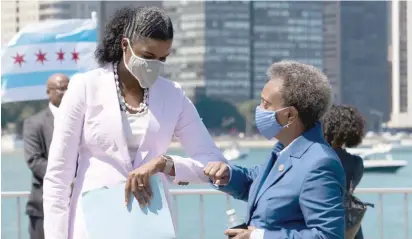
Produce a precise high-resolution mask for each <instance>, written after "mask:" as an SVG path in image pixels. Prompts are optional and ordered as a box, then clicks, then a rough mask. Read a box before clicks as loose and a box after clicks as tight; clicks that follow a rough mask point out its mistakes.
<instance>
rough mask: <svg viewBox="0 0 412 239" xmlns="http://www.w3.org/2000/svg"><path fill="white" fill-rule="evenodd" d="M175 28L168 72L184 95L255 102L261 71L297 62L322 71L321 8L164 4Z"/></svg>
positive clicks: (295, 4) (233, 3)
mask: <svg viewBox="0 0 412 239" xmlns="http://www.w3.org/2000/svg"><path fill="white" fill-rule="evenodd" d="M163 6H164V8H165V10H166V11H167V13H168V14H169V15H170V16H171V17H172V20H173V23H174V26H175V33H176V34H175V40H174V51H173V54H172V55H171V56H170V58H169V59H168V61H167V62H168V67H167V73H168V76H169V77H170V78H171V79H172V80H176V81H179V82H181V83H182V85H183V86H184V87H185V89H186V92H188V94H189V95H191V94H193V92H194V90H191V89H194V88H195V87H205V92H206V95H208V96H211V97H221V98H225V99H229V100H232V101H235V102H237V101H239V100H246V99H250V98H255V99H260V91H261V89H262V88H263V85H264V84H265V82H266V80H267V79H266V75H265V73H266V69H267V68H268V67H269V65H270V64H271V63H273V62H274V61H279V60H283V59H289V60H298V61H300V62H305V63H309V64H313V65H315V66H317V67H319V68H322V65H323V64H322V61H323V57H322V47H323V46H322V10H323V8H322V6H323V5H322V3H321V2H270V1H259V2H250V1H204V2H198V1H196V2H195V1H165V2H163Z"/></svg>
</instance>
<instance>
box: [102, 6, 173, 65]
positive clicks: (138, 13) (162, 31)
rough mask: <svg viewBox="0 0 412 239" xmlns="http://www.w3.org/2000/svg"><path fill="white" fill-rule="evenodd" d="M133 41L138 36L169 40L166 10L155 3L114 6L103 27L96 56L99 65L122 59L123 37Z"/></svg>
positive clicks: (169, 21)
mask: <svg viewBox="0 0 412 239" xmlns="http://www.w3.org/2000/svg"><path fill="white" fill-rule="evenodd" d="M123 37H126V38H129V40H130V41H131V42H130V43H134V42H135V41H136V40H137V39H139V38H150V39H155V40H164V41H167V40H172V39H173V24H172V21H171V20H170V18H169V17H168V16H167V15H166V13H165V12H164V11H163V10H162V9H160V8H157V7H125V8H122V9H120V10H117V11H116V13H115V14H114V16H113V17H112V18H111V20H110V21H109V22H108V24H107V25H106V27H105V31H104V35H103V38H102V40H101V42H100V43H99V45H98V46H97V49H96V52H95V57H96V60H97V62H98V63H99V64H100V65H104V64H106V63H111V62H117V61H120V60H121V59H122V56H123V51H122V50H121V43H122V38H123Z"/></svg>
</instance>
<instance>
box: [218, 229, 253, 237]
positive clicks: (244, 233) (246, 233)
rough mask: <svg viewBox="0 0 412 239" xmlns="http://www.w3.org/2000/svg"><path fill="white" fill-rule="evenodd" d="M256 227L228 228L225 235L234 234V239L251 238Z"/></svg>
mask: <svg viewBox="0 0 412 239" xmlns="http://www.w3.org/2000/svg"><path fill="white" fill-rule="evenodd" d="M254 229H255V228H254V227H248V229H227V230H226V231H225V235H227V236H232V239H249V238H250V234H251V233H252V231H253V230H254Z"/></svg>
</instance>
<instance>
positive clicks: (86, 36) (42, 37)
mask: <svg viewBox="0 0 412 239" xmlns="http://www.w3.org/2000/svg"><path fill="white" fill-rule="evenodd" d="M96 41H97V30H96V29H93V30H84V31H81V32H79V33H76V34H73V35H69V36H63V37H59V38H57V37H56V33H46V34H44V33H23V34H21V36H20V37H19V38H18V39H17V40H16V43H15V44H14V45H11V46H9V47H16V46H19V45H28V44H30V45H33V44H39V43H59V42H96Z"/></svg>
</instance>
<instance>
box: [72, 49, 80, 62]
mask: <svg viewBox="0 0 412 239" xmlns="http://www.w3.org/2000/svg"><path fill="white" fill-rule="evenodd" d="M72 60H73V61H74V62H76V63H77V61H78V60H79V53H78V52H76V49H74V51H73V52H72Z"/></svg>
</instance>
